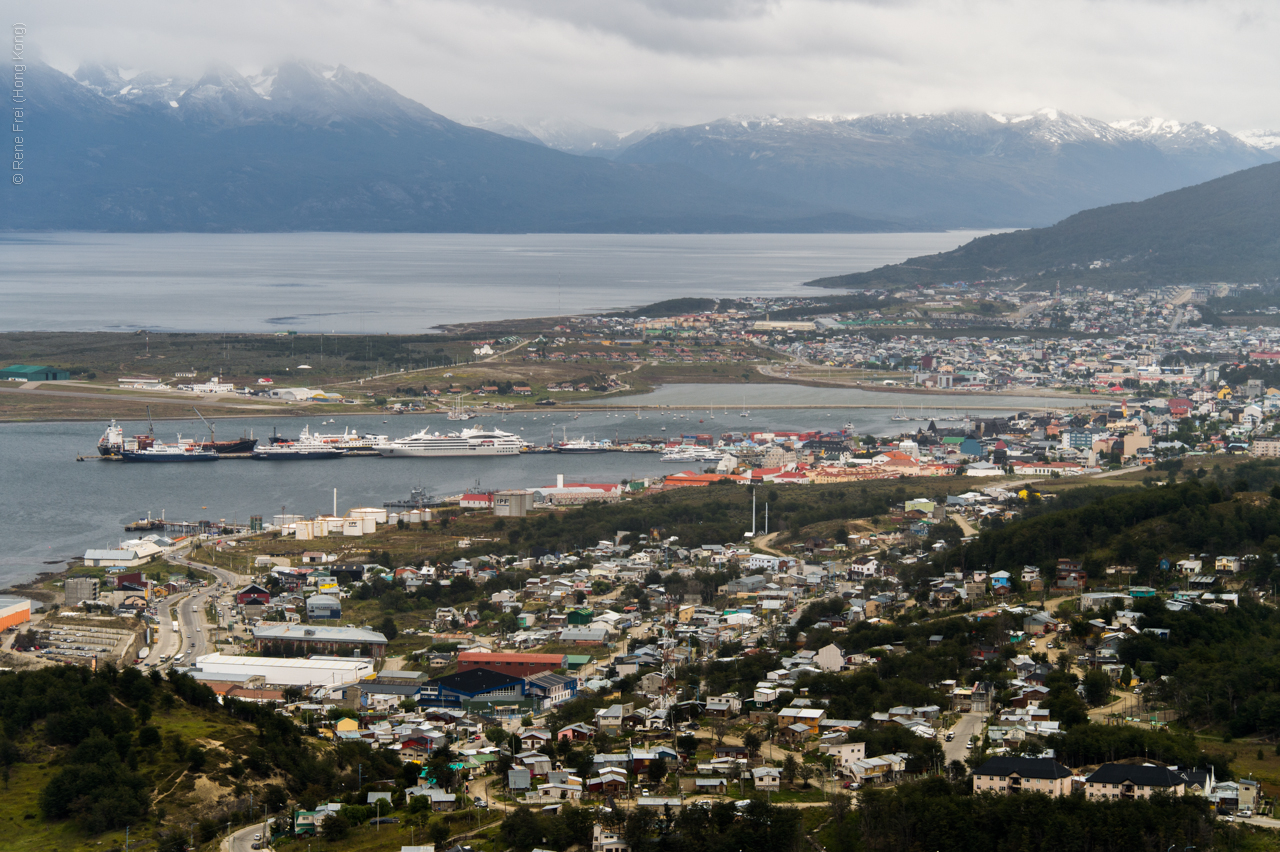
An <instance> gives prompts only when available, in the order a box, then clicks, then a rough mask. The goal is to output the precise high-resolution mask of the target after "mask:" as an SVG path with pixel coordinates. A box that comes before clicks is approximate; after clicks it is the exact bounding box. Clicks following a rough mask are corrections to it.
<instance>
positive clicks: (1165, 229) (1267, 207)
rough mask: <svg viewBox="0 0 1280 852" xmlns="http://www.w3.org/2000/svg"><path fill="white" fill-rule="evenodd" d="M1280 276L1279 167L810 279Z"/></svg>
mask: <svg viewBox="0 0 1280 852" xmlns="http://www.w3.org/2000/svg"><path fill="white" fill-rule="evenodd" d="M1277 279H1280V163H1271V164H1269V165H1263V166H1255V167H1254V168H1251V169H1245V170H1243V171H1239V172H1235V173H1233V174H1230V175H1227V176H1225V177H1220V178H1215V179H1214V180H1211V181H1206V182H1205V183H1202V184H1198V185H1196V186H1191V187H1186V188H1184V189H1179V190H1175V191H1173V192H1169V193H1165V194H1164V195H1159V196H1156V197H1155V198H1150V199H1147V200H1146V201H1140V202H1131V203H1126V204H1113V205H1110V206H1107V207H1100V208H1096V209H1093V210H1085V211H1082V212H1080V213H1077V214H1075V215H1074V216H1069V217H1068V218H1066V219H1064V220H1063V221H1061V222H1059V223H1057V224H1056V225H1053V226H1052V227H1049V228H1033V229H1028V230H1022V231H1013V232H1011V233H1005V234H992V235H990V236H986V237H980V238H978V239H976V240H973V241H971V242H969V243H967V244H965V245H963V246H961V247H960V248H958V249H955V250H954V251H949V252H944V253H941V254H935V255H929V256H926V257H913V258H911V259H909V260H906V261H904V262H902V263H899V264H895V265H893V266H883V267H881V268H879V269H873V270H872V271H870V272H861V273H855V274H851V275H840V276H835V277H832V278H823V279H819V280H817V281H811V282H809V283H810V284H812V285H815V286H819V287H840V288H872V287H901V286H907V285H916V284H936V283H943V282H950V281H969V282H973V281H1008V282H1017V281H1024V282H1025V281H1033V282H1041V283H1042V284H1050V283H1054V282H1056V283H1060V284H1064V285H1065V284H1069V285H1075V284H1085V285H1089V286H1093V287H1100V288H1116V287H1131V286H1148V285H1164V284H1193V283H1204V282H1206V281H1232V282H1265V281H1276V280H1277Z"/></svg>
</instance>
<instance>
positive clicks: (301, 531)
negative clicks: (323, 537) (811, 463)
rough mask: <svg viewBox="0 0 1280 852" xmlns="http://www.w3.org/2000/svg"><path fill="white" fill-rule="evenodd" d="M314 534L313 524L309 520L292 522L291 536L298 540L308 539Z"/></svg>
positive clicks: (313, 536)
mask: <svg viewBox="0 0 1280 852" xmlns="http://www.w3.org/2000/svg"><path fill="white" fill-rule="evenodd" d="M315 534H316V533H315V525H314V524H313V523H312V522H311V521H294V522H293V537H294V538H296V539H297V540H298V541H310V540H311V539H313V538H315Z"/></svg>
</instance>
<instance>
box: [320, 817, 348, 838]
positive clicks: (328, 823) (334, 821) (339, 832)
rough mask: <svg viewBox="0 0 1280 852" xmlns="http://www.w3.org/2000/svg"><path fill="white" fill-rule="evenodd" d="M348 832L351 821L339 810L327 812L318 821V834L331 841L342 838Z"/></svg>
mask: <svg viewBox="0 0 1280 852" xmlns="http://www.w3.org/2000/svg"><path fill="white" fill-rule="evenodd" d="M350 833H351V823H350V822H348V821H347V818H346V817H345V816H343V815H342V813H341V812H339V813H336V814H333V813H331V814H329V815H328V816H327V817H325V818H324V821H323V822H321V823H320V836H321V837H323V838H324V839H325V840H328V841H329V842H331V843H332V842H335V841H338V840H342V839H344V838H345V837H346V836H347V835H348V834H350Z"/></svg>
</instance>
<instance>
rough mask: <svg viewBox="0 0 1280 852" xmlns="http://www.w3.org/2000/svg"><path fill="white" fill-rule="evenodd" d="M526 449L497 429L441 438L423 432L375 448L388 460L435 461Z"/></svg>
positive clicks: (514, 437) (517, 438)
mask: <svg viewBox="0 0 1280 852" xmlns="http://www.w3.org/2000/svg"><path fill="white" fill-rule="evenodd" d="M523 446H524V439H522V438H521V437H520V436H519V435H513V434H512V433H510V432H501V431H499V430H497V429H463V430H462V431H461V432H450V433H449V434H447V435H441V434H440V433H439V432H430V431H428V430H426V429H423V430H422V431H421V432H416V433H414V434H412V435H410V436H409V437H407V438H400V439H398V440H395V441H390V442H388V443H385V444H379V445H377V446H375V447H374V449H375V450H377V451H378V452H379V453H381V454H382V455H384V456H393V457H408V458H435V457H437V456H439V457H445V456H514V455H517V454H518V453H519V452H520V449H521V448H522V447H523Z"/></svg>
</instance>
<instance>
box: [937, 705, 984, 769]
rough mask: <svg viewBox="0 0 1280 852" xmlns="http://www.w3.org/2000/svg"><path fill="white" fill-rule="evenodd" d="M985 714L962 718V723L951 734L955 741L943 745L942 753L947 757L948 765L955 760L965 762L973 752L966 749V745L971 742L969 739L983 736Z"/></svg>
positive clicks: (957, 724)
mask: <svg viewBox="0 0 1280 852" xmlns="http://www.w3.org/2000/svg"><path fill="white" fill-rule="evenodd" d="M984 715H985V714H983V713H965V714H964V715H963V716H961V717H960V721H958V722H956V725H955V727H954V728H952V729H951V732H952V733H954V734H955V739H953V740H952V741H951V742H946V741H945V740H944V741H943V743H942V752H943V754H945V755H946V756H947V763H948V764H949V763H951V761H953V760H961V761H962V760H964V759H965V758H966V757H968V756H969V755H970V754H972V753H973V752H972V751H970V750H969V749H967V748H965V747H964V746H965V743H967V742H969V737H980V736H982V720H983V717H984Z"/></svg>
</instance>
